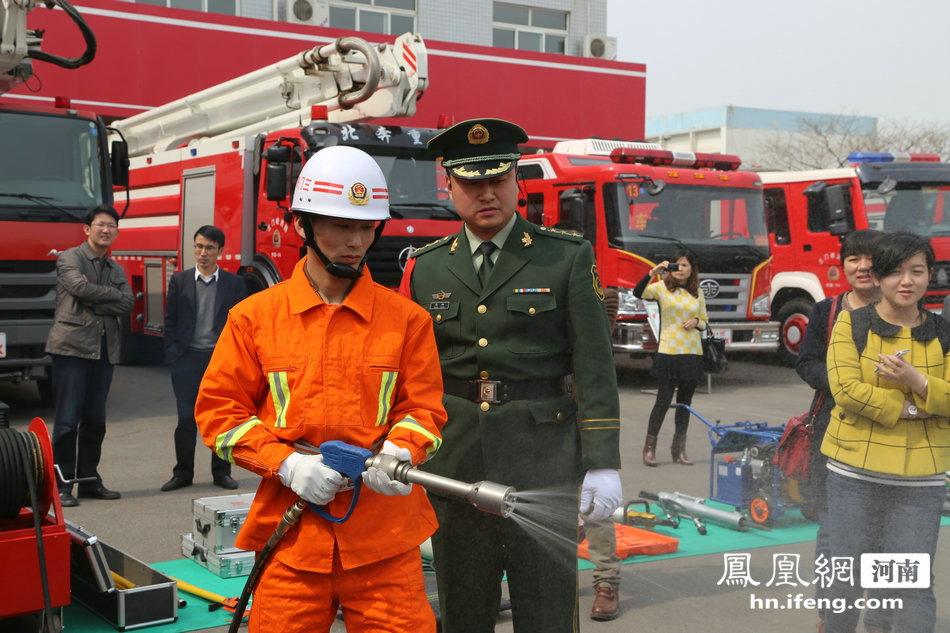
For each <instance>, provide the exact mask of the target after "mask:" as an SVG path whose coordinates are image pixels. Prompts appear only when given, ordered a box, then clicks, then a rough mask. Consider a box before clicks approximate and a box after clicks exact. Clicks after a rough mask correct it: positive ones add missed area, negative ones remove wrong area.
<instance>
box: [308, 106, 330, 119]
mask: <svg viewBox="0 0 950 633" xmlns="http://www.w3.org/2000/svg"><path fill="white" fill-rule="evenodd" d="M328 118H330V111H329V110H327V107H326V106H325V105H312V106H310V120H311V121H326V120H327V119H328Z"/></svg>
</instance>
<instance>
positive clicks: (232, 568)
mask: <svg viewBox="0 0 950 633" xmlns="http://www.w3.org/2000/svg"><path fill="white" fill-rule="evenodd" d="M181 553H182V555H184V556H185V558H190V559H191V560H193V561H195V562H196V563H198V564H199V565H201V566H202V567H204V568H205V569H207V570H208V571H210V572H211V573H213V574H215V575H216V576H219V577H220V578H235V577H237V576H247V575H248V574H250V573H251V567H253V566H254V556H255V553H254V552H248V551H245V550H237V551H235V552H229V553H226V554H216V553H214V552H212V551H210V550H208V549H207V548H206V547H204V546H203V545H201V544H200V543H198V542H196V541H195V539H194V535H192V534H190V533H189V534H182V535H181Z"/></svg>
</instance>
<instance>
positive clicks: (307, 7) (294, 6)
mask: <svg viewBox="0 0 950 633" xmlns="http://www.w3.org/2000/svg"><path fill="white" fill-rule="evenodd" d="M284 1H285V3H286V4H285V6H286V8H287V9H286V14H287V21H288V22H290V23H291V24H313V25H315V26H330V0H284Z"/></svg>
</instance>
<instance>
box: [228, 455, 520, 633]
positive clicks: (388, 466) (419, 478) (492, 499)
mask: <svg viewBox="0 0 950 633" xmlns="http://www.w3.org/2000/svg"><path fill="white" fill-rule="evenodd" d="M320 454H321V455H323V463H324V465H326V466H329V467H330V468H332V469H334V470H335V471H337V472H339V473H341V474H343V475H346V476H347V477H349V478H350V480H351V481H352V482H353V499H352V501H350V507H349V509H348V510H347V511H346V514H344V515H343V516H342V517H336V516H333V515H332V514H330V513H329V512H328V511H327V510H326V508H325V507H321V506H317V505H315V504H312V503H310V502H307V501H304V500H302V499H301V500H298V501H297V502H296V503H294V504H293V505H292V506H290V507H289V508H287V510H285V511H284V514H283V516H282V517H281V519H280V524H279V525H278V526H277V529H276V530H274V533H273V534H272V535H271V537H270V539H268V541H267V543H266V544H265V545H264V547H263V548H262V549H261V551H260V554H258V556H257V560H256V561H255V563H254V567H253V568H251V573H250V574H249V575H248V577H247V583H246V584H245V585H244V591H243V592H242V593H241V598H240V600H238V603H237V606H236V607H235V608H234V618H233V619H232V620H231V626H230V627H229V629H228V633H236V632H237V630H238V629H239V628H240V626H241V620H242V619H243V618H244V611H245V609H246V608H247V603H248V600H250V597H251V593H252V592H253V591H254V587H255V586H256V585H257V581H258V580H259V578H260V575H261V572H262V571H263V569H264V566H265V565H266V564H267V559H268V558H269V557H270V555H271V553H272V552H273V550H274V548H275V546H276V545H277V543H278V542H279V541H280V539H281V538H283V536H284V534H286V533H287V531H288V530H290V528H291V527H293V526H294V525H296V523H297V522H298V521H299V520H300V517H301V516H302V515H303V512H304V510H306V508H307V506H310V508H311V509H312V510H313V511H314V512H316V513H317V514H318V515H320V516H321V517H323V518H325V519H327V520H328V521H333V522H335V523H342V522H343V521H346V520H347V519H348V518H349V516H350V514H352V513H353V510H354V509H355V508H356V502H357V500H359V496H360V490H361V489H362V483H363V479H362V474H363V471H364V470H366V469H368V468H379V469H380V470H382V471H383V472H384V473H386V475H387V476H389V478H390V479H393V480H396V481H399V482H402V483H404V484H419V485H420V486H422V487H423V488H425V489H426V490H430V491H436V492H442V493H445V494H448V495H452V496H454V497H458V498H460V499H464V500H466V501H468V502H469V503H471V504H472V505H473V506H475V507H476V508H478V509H479V510H481V511H483V512H489V513H491V514H495V515H498V516H500V517H502V518H506V519H507V518H508V517H509V516H511V513H512V512H513V511H514V505H515V489H514V488H513V487H511V486H505V485H502V484H497V483H494V482H491V481H479V482H477V483H474V484H469V483H465V482H462V481H457V480H455V479H449V478H448V477H442V476H441V475H433V474H432V473H427V472H424V471H421V470H419V469H417V468H414V467H413V466H412V464H410V463H409V462H401V461H399V460H398V459H396V458H395V457H393V456H392V455H385V454H376V455H374V454H373V452H372V451H371V450H369V449H368V448H360V447H358V446H353V445H351V444H347V443H346V442H341V441H339V440H331V441H329V442H324V443H323V444H321V445H320Z"/></svg>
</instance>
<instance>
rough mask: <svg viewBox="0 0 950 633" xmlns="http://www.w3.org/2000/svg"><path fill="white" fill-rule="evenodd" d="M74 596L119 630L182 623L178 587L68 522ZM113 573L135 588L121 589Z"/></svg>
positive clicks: (161, 574)
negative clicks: (177, 621)
mask: <svg viewBox="0 0 950 633" xmlns="http://www.w3.org/2000/svg"><path fill="white" fill-rule="evenodd" d="M67 529H68V530H69V533H70V537H71V538H70V540H71V548H72V570H71V572H72V595H73V598H75V599H76V600H78V601H79V602H81V603H82V604H84V605H85V606H86V607H88V608H89V610H90V611H92V612H93V613H95V614H97V615H98V616H99V617H101V618H103V619H104V620H106V621H107V622H108V623H109V624H111V625H112V626H113V627H115V628H116V629H118V630H120V631H129V630H132V629H137V628H141V627H145V626H152V625H155V624H164V623H168V622H175V621H176V620H177V619H178V583H177V582H176V581H174V580H172V579H171V578H169V577H168V576H166V575H165V574H163V573H161V572H159V571H158V570H156V569H154V568H152V567H150V566H148V565H146V564H145V563H143V562H142V561H140V560H139V559H137V558H134V557H133V556H130V555H128V554H126V553H125V552H122V551H121V550H118V549H116V548H114V547H112V546H110V545H109V544H107V543H105V542H103V541H100V540H99V539H98V538H96V537H95V536H94V535H93V534H91V533H89V532H87V531H86V530H84V529H83V528H82V527H80V526H78V525H75V524H72V523H69V522H68V521H67ZM112 572H115V573H116V574H118V575H119V576H120V577H121V578H123V579H125V580H127V581H128V583H130V584H131V585H132V586H131V587H129V588H127V589H120V588H119V587H118V586H116V582H115V579H114V577H113V576H112Z"/></svg>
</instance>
